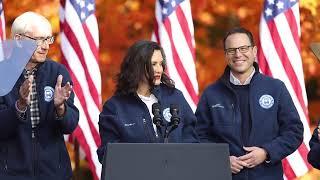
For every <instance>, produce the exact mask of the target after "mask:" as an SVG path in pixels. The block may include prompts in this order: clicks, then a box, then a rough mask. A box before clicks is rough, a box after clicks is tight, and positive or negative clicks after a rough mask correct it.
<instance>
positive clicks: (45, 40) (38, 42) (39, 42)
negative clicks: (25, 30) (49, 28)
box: [20, 34, 54, 46]
mask: <svg viewBox="0 0 320 180" xmlns="http://www.w3.org/2000/svg"><path fill="white" fill-rule="evenodd" d="M20 35H21V36H24V37H27V38H29V39H32V40H34V41H35V42H36V45H37V46H40V45H42V44H44V43H47V44H49V45H50V44H52V43H53V42H54V37H53V36H49V37H45V38H43V37H41V38H33V37H30V36H28V35H25V34H20Z"/></svg>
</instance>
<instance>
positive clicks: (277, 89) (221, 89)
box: [196, 63, 303, 180]
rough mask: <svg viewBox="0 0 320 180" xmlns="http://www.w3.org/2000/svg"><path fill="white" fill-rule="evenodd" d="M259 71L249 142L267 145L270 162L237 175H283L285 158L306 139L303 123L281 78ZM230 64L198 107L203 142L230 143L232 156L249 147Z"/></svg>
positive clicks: (252, 90) (266, 178) (268, 178)
mask: <svg viewBox="0 0 320 180" xmlns="http://www.w3.org/2000/svg"><path fill="white" fill-rule="evenodd" d="M254 66H255V68H256V73H255V75H254V76H253V78H252V80H251V82H250V85H249V106H250V108H249V109H250V116H251V120H252V128H251V132H250V134H249V139H248V146H257V147H261V148H264V149H265V150H266V151H267V152H268V154H269V156H270V163H262V164H260V165H258V166H256V167H255V168H253V169H243V170H242V171H241V172H240V173H238V174H236V175H233V179H237V180H238V179H250V180H251V179H254V180H255V179H259V180H275V179H283V170H282V165H281V160H282V159H283V158H285V157H286V156H288V155H289V154H291V153H293V152H294V151H295V150H296V149H297V148H298V147H299V145H300V144H301V143H302V140H303V125H302V123H301V121H300V118H299V115H298V113H297V110H296V109H295V106H294V104H293V102H292V100H291V97H290V95H289V93H288V91H287V89H286V87H285V85H284V83H283V82H281V81H280V80H276V79H273V78H271V77H267V76H265V75H262V74H260V73H259V69H258V65H257V64H256V63H255V64H254ZM229 78H230V68H229V67H227V68H226V70H225V73H224V75H223V76H222V77H221V78H220V79H219V80H218V81H217V82H216V83H214V84H212V85H210V86H209V87H208V88H207V89H205V91H204V92H203V95H202V97H201V99H200V102H199V104H198V107H197V110H196V116H197V119H198V123H197V133H198V135H199V138H200V141H201V142H215V143H228V144H229V150H230V156H236V157H238V156H242V155H245V154H246V151H245V150H244V149H243V148H242V147H243V146H244V143H243V140H242V137H241V113H240V107H239V102H238V100H237V97H236V94H235V92H234V91H233V89H232V87H231V85H230V79H229Z"/></svg>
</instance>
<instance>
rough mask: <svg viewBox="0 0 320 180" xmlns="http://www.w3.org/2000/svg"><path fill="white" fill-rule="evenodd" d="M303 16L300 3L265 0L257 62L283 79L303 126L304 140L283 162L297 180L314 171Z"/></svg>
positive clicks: (289, 176) (294, 0) (286, 174)
mask: <svg viewBox="0 0 320 180" xmlns="http://www.w3.org/2000/svg"><path fill="white" fill-rule="evenodd" d="M300 35H301V30H300V15H299V3H298V0H266V1H265V2H264V9H263V11H262V15H261V20H260V32H259V39H260V43H259V48H258V62H259V66H260V68H261V71H262V72H263V73H264V74H267V75H270V76H273V77H275V78H278V79H281V80H282V81H283V82H284V83H285V85H286V87H287V89H288V91H289V92H290V95H291V98H292V100H293V102H294V105H295V106H296V109H297V110H298V113H299V115H300V119H301V121H302V123H303V125H304V141H303V143H302V145H301V146H300V147H299V148H298V150H297V151H295V152H294V153H293V154H291V155H290V156H288V157H287V158H286V159H284V160H283V161H282V164H283V168H284V177H285V178H287V179H294V178H295V177H298V176H302V175H304V174H305V173H306V172H308V170H309V169H310V168H311V167H310V165H309V164H308V161H307V153H308V151H309V149H310V148H309V146H308V143H309V140H310V138H311V133H310V129H309V118H308V109H307V105H308V101H307V96H306V91H305V84H304V76H303V68H302V60H301V55H300V40H299V39H300Z"/></svg>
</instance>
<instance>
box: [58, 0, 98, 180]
mask: <svg viewBox="0 0 320 180" xmlns="http://www.w3.org/2000/svg"><path fill="white" fill-rule="evenodd" d="M94 13H95V1H94V0H81V1H78V0H60V37H61V52H62V53H61V54H62V59H61V60H62V63H63V64H64V65H65V66H66V67H67V68H68V70H69V72H70V75H71V78H72V80H73V83H74V85H73V89H74V92H75V105H76V106H77V107H78V109H79V112H80V119H79V124H78V127H77V128H76V130H75V131H74V133H73V134H72V136H73V137H75V138H76V139H77V140H78V141H79V144H80V147H81V148H82V149H83V150H84V152H85V155H86V158H87V160H88V163H89V167H90V169H91V171H92V174H93V176H94V179H100V174H101V164H100V162H99V160H98V157H97V154H96V150H97V147H98V146H99V145H100V143H101V142H100V137H99V128H98V120H99V113H100V109H99V108H100V105H101V74H100V69H99V63H98V62H99V58H98V57H99V53H98V52H99V32H98V24H97V19H96V16H95V14H94Z"/></svg>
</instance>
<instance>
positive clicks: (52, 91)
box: [0, 12, 79, 180]
mask: <svg viewBox="0 0 320 180" xmlns="http://www.w3.org/2000/svg"><path fill="white" fill-rule="evenodd" d="M11 31H12V37H13V38H14V39H16V40H19V39H23V40H31V41H34V42H35V43H36V45H37V48H36V50H35V52H34V53H33V55H32V57H31V58H30V60H29V62H28V63H27V65H26V67H25V69H24V72H23V73H22V74H21V76H20V78H19V79H18V81H17V82H16V84H15V86H14V88H13V90H12V91H11V92H10V93H9V94H8V95H6V96H2V97H0V179H17V180H24V179H33V180H34V179H39V180H40V179H45V180H50V179H70V178H71V176H72V174H71V173H72V172H71V165H70V158H69V156H68V152H67V149H66V146H65V143H64V138H63V135H64V134H70V133H72V131H73V130H74V129H75V128H76V126H77V124H78V120H79V112H78V109H77V108H76V107H75V106H74V104H73V98H74V94H73V92H72V85H71V84H72V83H71V79H70V76H69V73H68V72H67V70H66V68H65V67H64V66H63V65H61V64H59V63H56V62H54V61H52V60H49V59H47V53H48V50H49V46H50V44H52V43H53V41H54V38H53V36H52V29H51V25H50V23H49V21H48V20H47V19H46V18H45V17H43V16H41V15H39V14H37V13H34V12H26V13H23V14H22V15H20V16H19V17H17V18H16V19H15V20H14V22H13V24H12V29H11ZM16 60H17V61H19V59H16Z"/></svg>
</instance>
